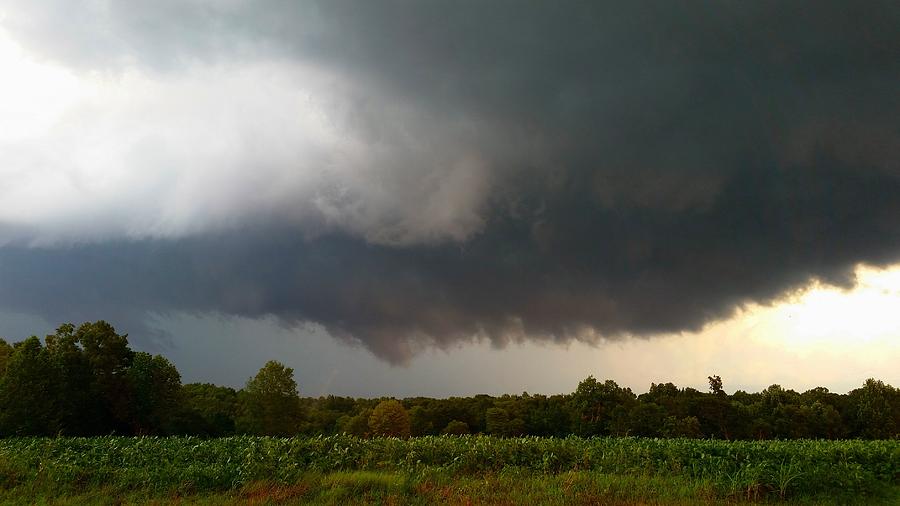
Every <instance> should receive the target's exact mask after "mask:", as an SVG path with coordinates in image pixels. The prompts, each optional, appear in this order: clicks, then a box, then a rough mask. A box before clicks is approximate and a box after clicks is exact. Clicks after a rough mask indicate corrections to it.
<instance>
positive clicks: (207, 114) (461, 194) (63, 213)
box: [0, 36, 489, 244]
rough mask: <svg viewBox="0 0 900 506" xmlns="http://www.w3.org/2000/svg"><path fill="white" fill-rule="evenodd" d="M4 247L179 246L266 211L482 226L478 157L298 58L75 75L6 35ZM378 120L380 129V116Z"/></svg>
mask: <svg viewBox="0 0 900 506" xmlns="http://www.w3.org/2000/svg"><path fill="white" fill-rule="evenodd" d="M0 64H2V65H4V66H5V67H7V68H13V69H14V70H15V72H14V79H11V80H8V81H6V82H5V83H4V84H2V85H0V91H2V94H0V111H3V112H4V113H5V114H4V120H3V122H2V123H0V159H2V160H4V163H3V165H2V166H0V179H2V180H3V181H4V184H3V185H2V186H0V202H2V204H0V224H5V225H6V230H15V232H14V233H15V235H12V234H13V232H7V233H6V235H5V236H4V235H2V234H3V232H0V244H2V243H3V242H9V241H16V240H18V241H28V242H32V243H37V244H47V243H55V242H68V241H91V240H100V239H104V238H110V237H178V236H184V235H189V234H193V233H198V232H203V231H209V230H217V229H222V228H227V227H234V226H240V225H245V224H248V223H253V222H254V220H256V219H259V218H264V217H271V216H272V215H275V216H278V217H280V219H282V220H287V221H288V222H293V223H295V224H299V225H300V226H301V227H306V228H307V229H308V230H309V232H310V233H315V232H316V231H320V230H321V229H322V228H323V227H338V228H340V229H343V230H345V231H349V232H351V233H353V234H357V235H360V236H362V237H365V238H367V239H368V240H371V241H374V242H380V243H391V244H407V243H414V242H433V241H444V240H464V239H466V238H467V237H469V236H470V235H471V234H473V233H475V232H477V231H478V230H479V229H480V227H481V226H482V219H481V217H480V211H481V209H482V207H483V206H484V204H485V201H486V199H487V196H488V189H489V188H488V179H487V170H486V167H485V161H484V160H481V159H480V158H479V157H478V154H477V153H472V152H471V150H465V149H461V148H458V147H457V146H455V145H454V138H453V136H454V131H453V129H454V126H453V125H445V124H442V123H441V122H438V123H437V125H436V126H429V127H427V128H426V127H424V126H423V125H422V123H423V122H422V121H420V119H421V118H419V117H418V115H419V114H420V113H419V112H417V111H416V110H415V109H414V108H412V107H409V106H407V105H405V104H404V103H403V102H402V101H399V100H396V99H392V98H391V97H383V96H375V95H374V94H373V92H371V91H370V90H368V89H367V88H366V84H365V83H361V82H355V81H354V80H353V79H351V78H349V77H347V76H342V75H339V74H337V73H335V72H333V71H329V70H327V69H323V68H317V67H314V66H312V65H306V64H303V63H302V62H296V61H284V60H277V59H269V60H258V61H255V62H242V61H234V62H219V63H196V64H194V65H191V66H188V67H185V68H183V69H181V70H180V71H178V72H167V73H155V72H152V71H148V70H146V69H142V68H140V67H129V68H125V69H124V70H122V71H121V72H106V73H98V72H93V73H91V72H87V73H85V72H81V73H73V72H72V71H69V70H67V69H65V68H63V67H59V66H54V65H52V64H50V63H37V62H36V61H35V60H34V59H33V58H31V57H29V56H28V54H27V53H26V52H25V51H24V50H22V48H21V47H19V46H17V45H16V44H15V42H13V41H11V40H10V39H9V38H8V37H6V36H4V37H3V38H0ZM375 118H377V120H376V119H375Z"/></svg>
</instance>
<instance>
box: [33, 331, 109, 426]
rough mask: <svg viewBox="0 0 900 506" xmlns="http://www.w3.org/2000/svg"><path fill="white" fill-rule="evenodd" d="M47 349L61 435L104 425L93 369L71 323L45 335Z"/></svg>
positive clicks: (101, 402) (101, 405)
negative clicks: (52, 375)
mask: <svg viewBox="0 0 900 506" xmlns="http://www.w3.org/2000/svg"><path fill="white" fill-rule="evenodd" d="M44 341H45V342H46V349H47V353H48V354H49V357H50V362H51V364H52V366H53V368H54V369H55V370H56V373H57V383H56V388H55V396H56V398H57V404H56V407H57V408H56V409H57V416H58V420H59V424H60V427H59V430H60V433H61V434H64V435H80V436H85V435H92V434H98V433H100V432H102V428H103V427H104V423H105V422H104V405H103V400H102V399H101V398H100V397H98V396H97V395H96V392H95V381H94V379H95V378H94V372H93V370H92V368H91V364H90V362H89V361H88V358H87V356H86V355H85V353H84V351H83V350H82V348H81V346H80V345H79V342H78V337H77V336H76V335H75V326H74V325H72V324H71V323H67V324H64V325H60V327H59V328H57V329H56V333H55V334H51V335H48V336H46V338H45V339H44Z"/></svg>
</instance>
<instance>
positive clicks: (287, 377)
mask: <svg viewBox="0 0 900 506" xmlns="http://www.w3.org/2000/svg"><path fill="white" fill-rule="evenodd" d="M240 400H241V416H240V418H239V419H238V423H237V425H238V430H239V431H241V432H247V433H252V434H263V435H269V436H288V435H292V434H296V433H297V432H298V431H299V428H300V422H301V412H300V395H299V394H298V393H297V383H296V382H295V381H294V370H293V369H291V368H290V367H285V366H284V364H282V363H280V362H277V361H275V360H270V361H269V362H266V365H264V366H263V367H262V368H261V369H260V370H259V372H258V373H256V376H254V377H253V378H250V379H249V380H248V381H247V386H246V387H244V390H243V391H242V392H241V394H240Z"/></svg>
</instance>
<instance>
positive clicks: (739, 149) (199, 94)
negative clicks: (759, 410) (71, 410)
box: [0, 0, 900, 396]
mask: <svg viewBox="0 0 900 506" xmlns="http://www.w3.org/2000/svg"><path fill="white" fill-rule="evenodd" d="M898 24H900V5H898V4H897V3H896V2H890V1H884V2H879V1H874V2H867V3H866V4H865V5H861V4H859V5H851V4H848V3H846V2H832V1H819V2H809V3H802V2H801V3H792V4H784V3H779V2H753V3H747V2H709V3H700V2H697V3H687V4H676V3H674V2H667V1H666V2H663V1H660V2H642V3H639V4H634V3H627V4H623V3H621V2H588V3H582V2H556V3H547V2H528V1H526V2H519V1H516V2H512V1H501V0H498V1H493V2H474V1H462V2H445V1H441V2H438V1H416V2H409V1H388V0H379V1H375V2H360V1H357V2H350V1H343V0H329V1H325V2H314V1H306V2H280V1H254V2H250V1H245V0H216V1H212V0H188V1H178V2H176V1H168V0H161V1H156V2H137V3H135V2H129V3H127V4H126V3H120V2H109V1H103V0H91V1H84V2H72V1H65V2H63V1H56V0H47V1H42V2H33V1H14V0H0V68H2V69H3V79H0V335H3V336H5V337H6V338H7V339H10V340H17V339H21V338H24V337H26V336H28V335H31V334H38V335H42V334H46V333H48V332H51V331H52V329H53V328H55V327H56V326H57V325H58V324H60V323H63V322H75V323H79V322H82V321H90V320H96V319H104V320H107V321H110V322H111V323H113V324H114V325H115V326H116V327H117V328H118V329H119V330H120V331H122V332H127V333H128V334H129V338H130V341H131V342H132V344H133V346H134V347H135V348H137V349H142V350H148V351H152V352H155V353H162V354H164V355H166V356H167V357H168V358H170V359H171V360H172V361H173V362H174V363H175V364H176V365H177V366H178V368H179V370H180V371H181V373H182V376H183V379H184V380H185V381H212V382H216V383H220V384H227V385H231V386H240V385H242V384H243V383H244V382H245V381H246V379H247V378H248V377H249V376H251V375H252V374H253V373H254V372H255V371H256V370H257V369H258V368H259V367H260V366H261V365H262V364H263V363H264V362H265V361H266V360H269V359H278V360H281V361H283V362H285V363H286V364H287V365H289V366H291V367H293V368H294V369H295V373H296V376H297V379H298V383H299V384H300V388H301V391H302V393H304V394H308V395H321V394H328V393H334V394H342V395H356V396H380V395H394V396H413V395H433V396H446V395H468V394H473V393H482V392H483V393H494V394H496V393H507V392H508V393H517V392H521V391H529V392H532V393H559V392H568V391H572V390H573V389H574V388H575V386H576V385H577V383H578V381H579V380H580V379H583V378H584V377H586V376H587V375H594V376H596V377H598V378H612V379H615V380H617V381H619V382H620V383H621V384H624V385H627V386H630V387H632V388H634V389H635V390H637V391H645V390H646V389H647V387H648V386H649V383H650V382H651V381H653V382H665V381H673V382H675V383H677V384H680V385H684V386H694V387H696V388H703V387H704V385H705V383H706V376H707V375H709V374H719V375H721V376H722V377H723V379H724V380H725V387H726V390H729V389H730V390H734V389H737V388H743V389H749V390H757V389H760V388H763V387H765V386H767V385H769V384H772V383H780V384H783V385H784V386H786V387H791V388H796V389H805V388H809V387H812V386H817V385H822V386H827V387H829V388H831V389H832V390H834V391H847V390H849V389H851V388H854V387H856V386H858V385H859V384H861V383H862V381H863V380H865V379H866V378H868V377H878V378H880V379H883V380H885V381H887V382H889V383H893V384H895V385H896V384H900V376H898V374H900V372H898V369H897V368H896V367H891V365H896V364H897V363H898V359H900V344H898V343H900V312H898V311H896V308H897V307H900V306H898V303H900V164H898V161H900V123H898V121H897V118H898V117H900V94H898V93H897V92H896V83H897V82H900V59H898V58H897V54H898V52H900V32H898V30H897V29H896V27H897V26H898Z"/></svg>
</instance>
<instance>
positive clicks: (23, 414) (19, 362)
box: [0, 336, 59, 436]
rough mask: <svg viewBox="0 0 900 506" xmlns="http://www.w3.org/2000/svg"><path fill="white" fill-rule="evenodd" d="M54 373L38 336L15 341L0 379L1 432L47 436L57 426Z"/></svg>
mask: <svg viewBox="0 0 900 506" xmlns="http://www.w3.org/2000/svg"><path fill="white" fill-rule="evenodd" d="M56 382H57V375H56V371H55V370H54V368H53V365H52V364H51V362H50V356H49V354H48V353H47V350H46V349H45V348H44V347H43V346H42V345H41V341H40V339H38V338H37V337H34V336H32V337H29V338H28V339H26V340H25V341H23V342H21V343H18V344H16V346H15V348H14V351H13V353H12V355H11V356H10V358H9V362H8V364H7V369H6V374H5V375H4V376H3V379H2V381H0V407H2V408H0V434H2V435H12V436H49V435H55V434H56V432H57V431H58V429H59V424H58V408H57V405H56V401H57V396H56Z"/></svg>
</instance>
